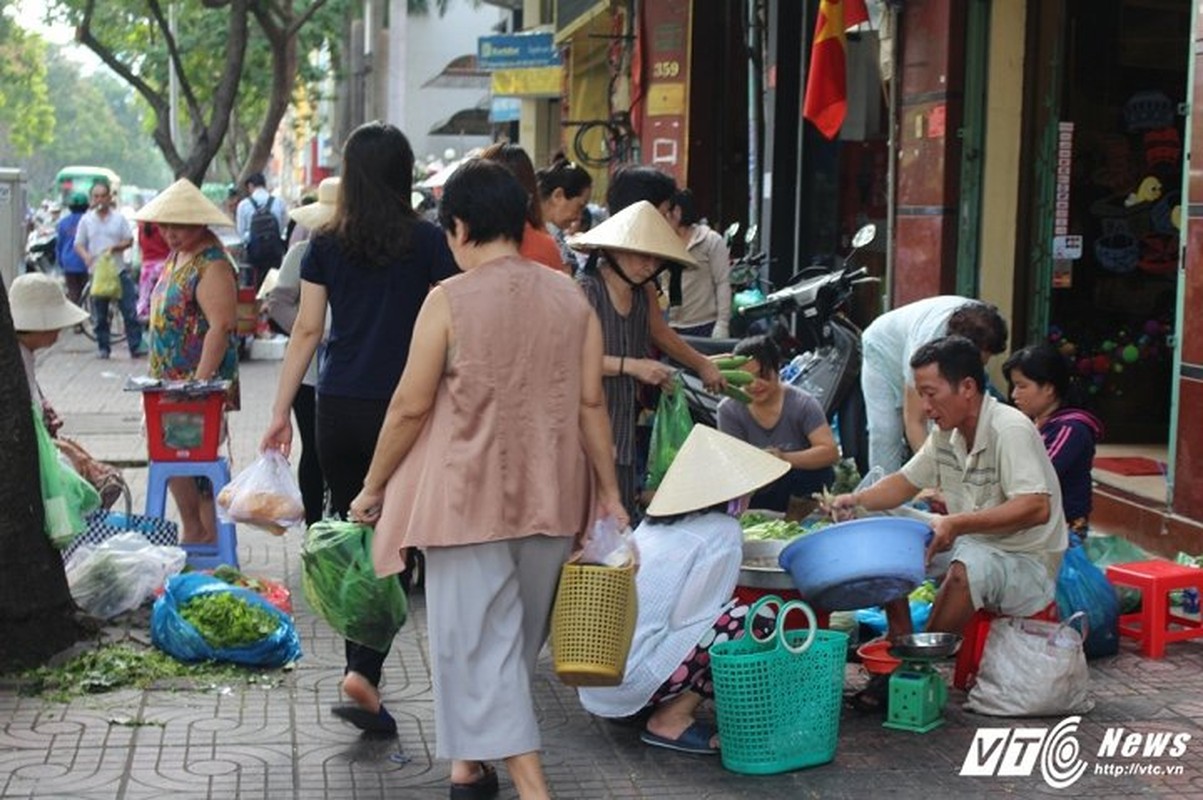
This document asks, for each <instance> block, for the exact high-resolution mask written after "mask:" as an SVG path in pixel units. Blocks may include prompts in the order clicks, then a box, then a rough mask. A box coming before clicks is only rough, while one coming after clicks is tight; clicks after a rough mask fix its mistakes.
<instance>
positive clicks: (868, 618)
mask: <svg viewBox="0 0 1203 800" xmlns="http://www.w3.org/2000/svg"><path fill="white" fill-rule="evenodd" d="M930 616H931V603H928V602H927V601H925V600H912V601H911V626H912V627H913V628H914V629H915V633H923V630H924V629H925V628H926V627H927V618H928V617H930ZM856 621H857V622H859V623H860V624H861V625H867V626H868V627H870V628H872V629H873V630H874V631H875V632H877V633H885V632H886V628H887V627H889V625H888V623H887V622H886V611H885V609H884V608H882V607H880V606H874V607H873V608H862V609H861V610H860V611H857V612H856Z"/></svg>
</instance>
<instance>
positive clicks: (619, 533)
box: [577, 517, 638, 567]
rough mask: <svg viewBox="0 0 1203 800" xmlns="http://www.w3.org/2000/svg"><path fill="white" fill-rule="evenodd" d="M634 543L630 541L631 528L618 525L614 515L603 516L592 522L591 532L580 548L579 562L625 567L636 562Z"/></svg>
mask: <svg viewBox="0 0 1203 800" xmlns="http://www.w3.org/2000/svg"><path fill="white" fill-rule="evenodd" d="M637 561H638V558H637V554H636V552H635V543H634V542H632V541H631V529H630V528H625V529H624V528H620V527H618V521H617V520H615V519H614V517H605V518H603V519H599V520H598V521H597V522H595V523H593V533H591V534H590V535H589V537H588V538H587V539H585V546H584V547H583V548H582V549H581V555H580V558H579V559H577V562H578V563H580V564H601V565H603V566H607V567H625V566H626V565H627V564H630V563H632V562H637Z"/></svg>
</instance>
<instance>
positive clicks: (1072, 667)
mask: <svg viewBox="0 0 1203 800" xmlns="http://www.w3.org/2000/svg"><path fill="white" fill-rule="evenodd" d="M1079 618H1080V619H1082V620H1085V615H1084V614H1083V613H1082V612H1080V611H1079V612H1078V613H1077V614H1074V615H1073V616H1071V617H1070V618H1069V619H1067V620H1065V621H1064V622H1060V623H1057V622H1042V621H1040V620H1033V619H1021V618H1017V617H999V618H998V619H996V620H994V621H993V622H992V623H990V636H989V638H988V639H986V649H985V650H984V651H983V652H982V664H981V668H980V669H979V670H978V673H977V683H975V684H974V685H973V688H972V689H970V690H969V699H968V700H967V701H966V702H965V710H966V711H976V712H977V713H979V714H989V715H991V716H996V717H1053V716H1063V715H1065V714H1084V713H1086V712H1087V711H1089V710H1090V709H1092V708H1094V700H1092V699H1091V698H1090V695H1089V690H1090V671H1089V670H1088V669H1087V667H1086V654H1085V652H1084V651H1083V650H1082V641H1083V639H1084V636H1083V634H1082V633H1080V632H1079V631H1077V630H1075V629H1074V628H1072V627H1070V625H1071V623H1073V622H1074V620H1076V619H1079Z"/></svg>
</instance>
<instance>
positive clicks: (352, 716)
mask: <svg viewBox="0 0 1203 800" xmlns="http://www.w3.org/2000/svg"><path fill="white" fill-rule="evenodd" d="M330 713H331V714H333V715H334V716H336V717H338V718H339V719H341V720H343V721H344V722H349V723H351V724H352V725H354V726H355V727H356V728H359V729H360V730H361V731H363V732H365V733H370V734H373V735H376V736H396V735H397V721H396V720H395V719H393V715H392V714H390V713H388V712H387V711H385V709H384V706H380V710H379V711H377V712H375V713H372V712H371V711H368V710H367V709H366V708H362V707H360V706H357V705H354V704H351V703H347V704H344V705H337V706H334V707H333V708H331V709H330Z"/></svg>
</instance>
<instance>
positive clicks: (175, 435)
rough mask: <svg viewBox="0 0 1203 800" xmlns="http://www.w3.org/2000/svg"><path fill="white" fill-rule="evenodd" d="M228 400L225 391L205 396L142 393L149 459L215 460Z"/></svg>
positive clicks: (174, 393) (153, 392) (175, 393)
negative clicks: (224, 408) (223, 409)
mask: <svg viewBox="0 0 1203 800" xmlns="http://www.w3.org/2000/svg"><path fill="white" fill-rule="evenodd" d="M225 400H226V395H225V392H224V391H223V392H211V393H209V394H202V395H191V394H182V393H178V392H165V391H162V392H156V391H145V392H143V393H142V408H143V410H145V412H146V442H147V445H149V449H150V460H151V461H214V460H216V459H217V448H218V445H219V444H220V443H221V423H222V408H223V406H224V404H225Z"/></svg>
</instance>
